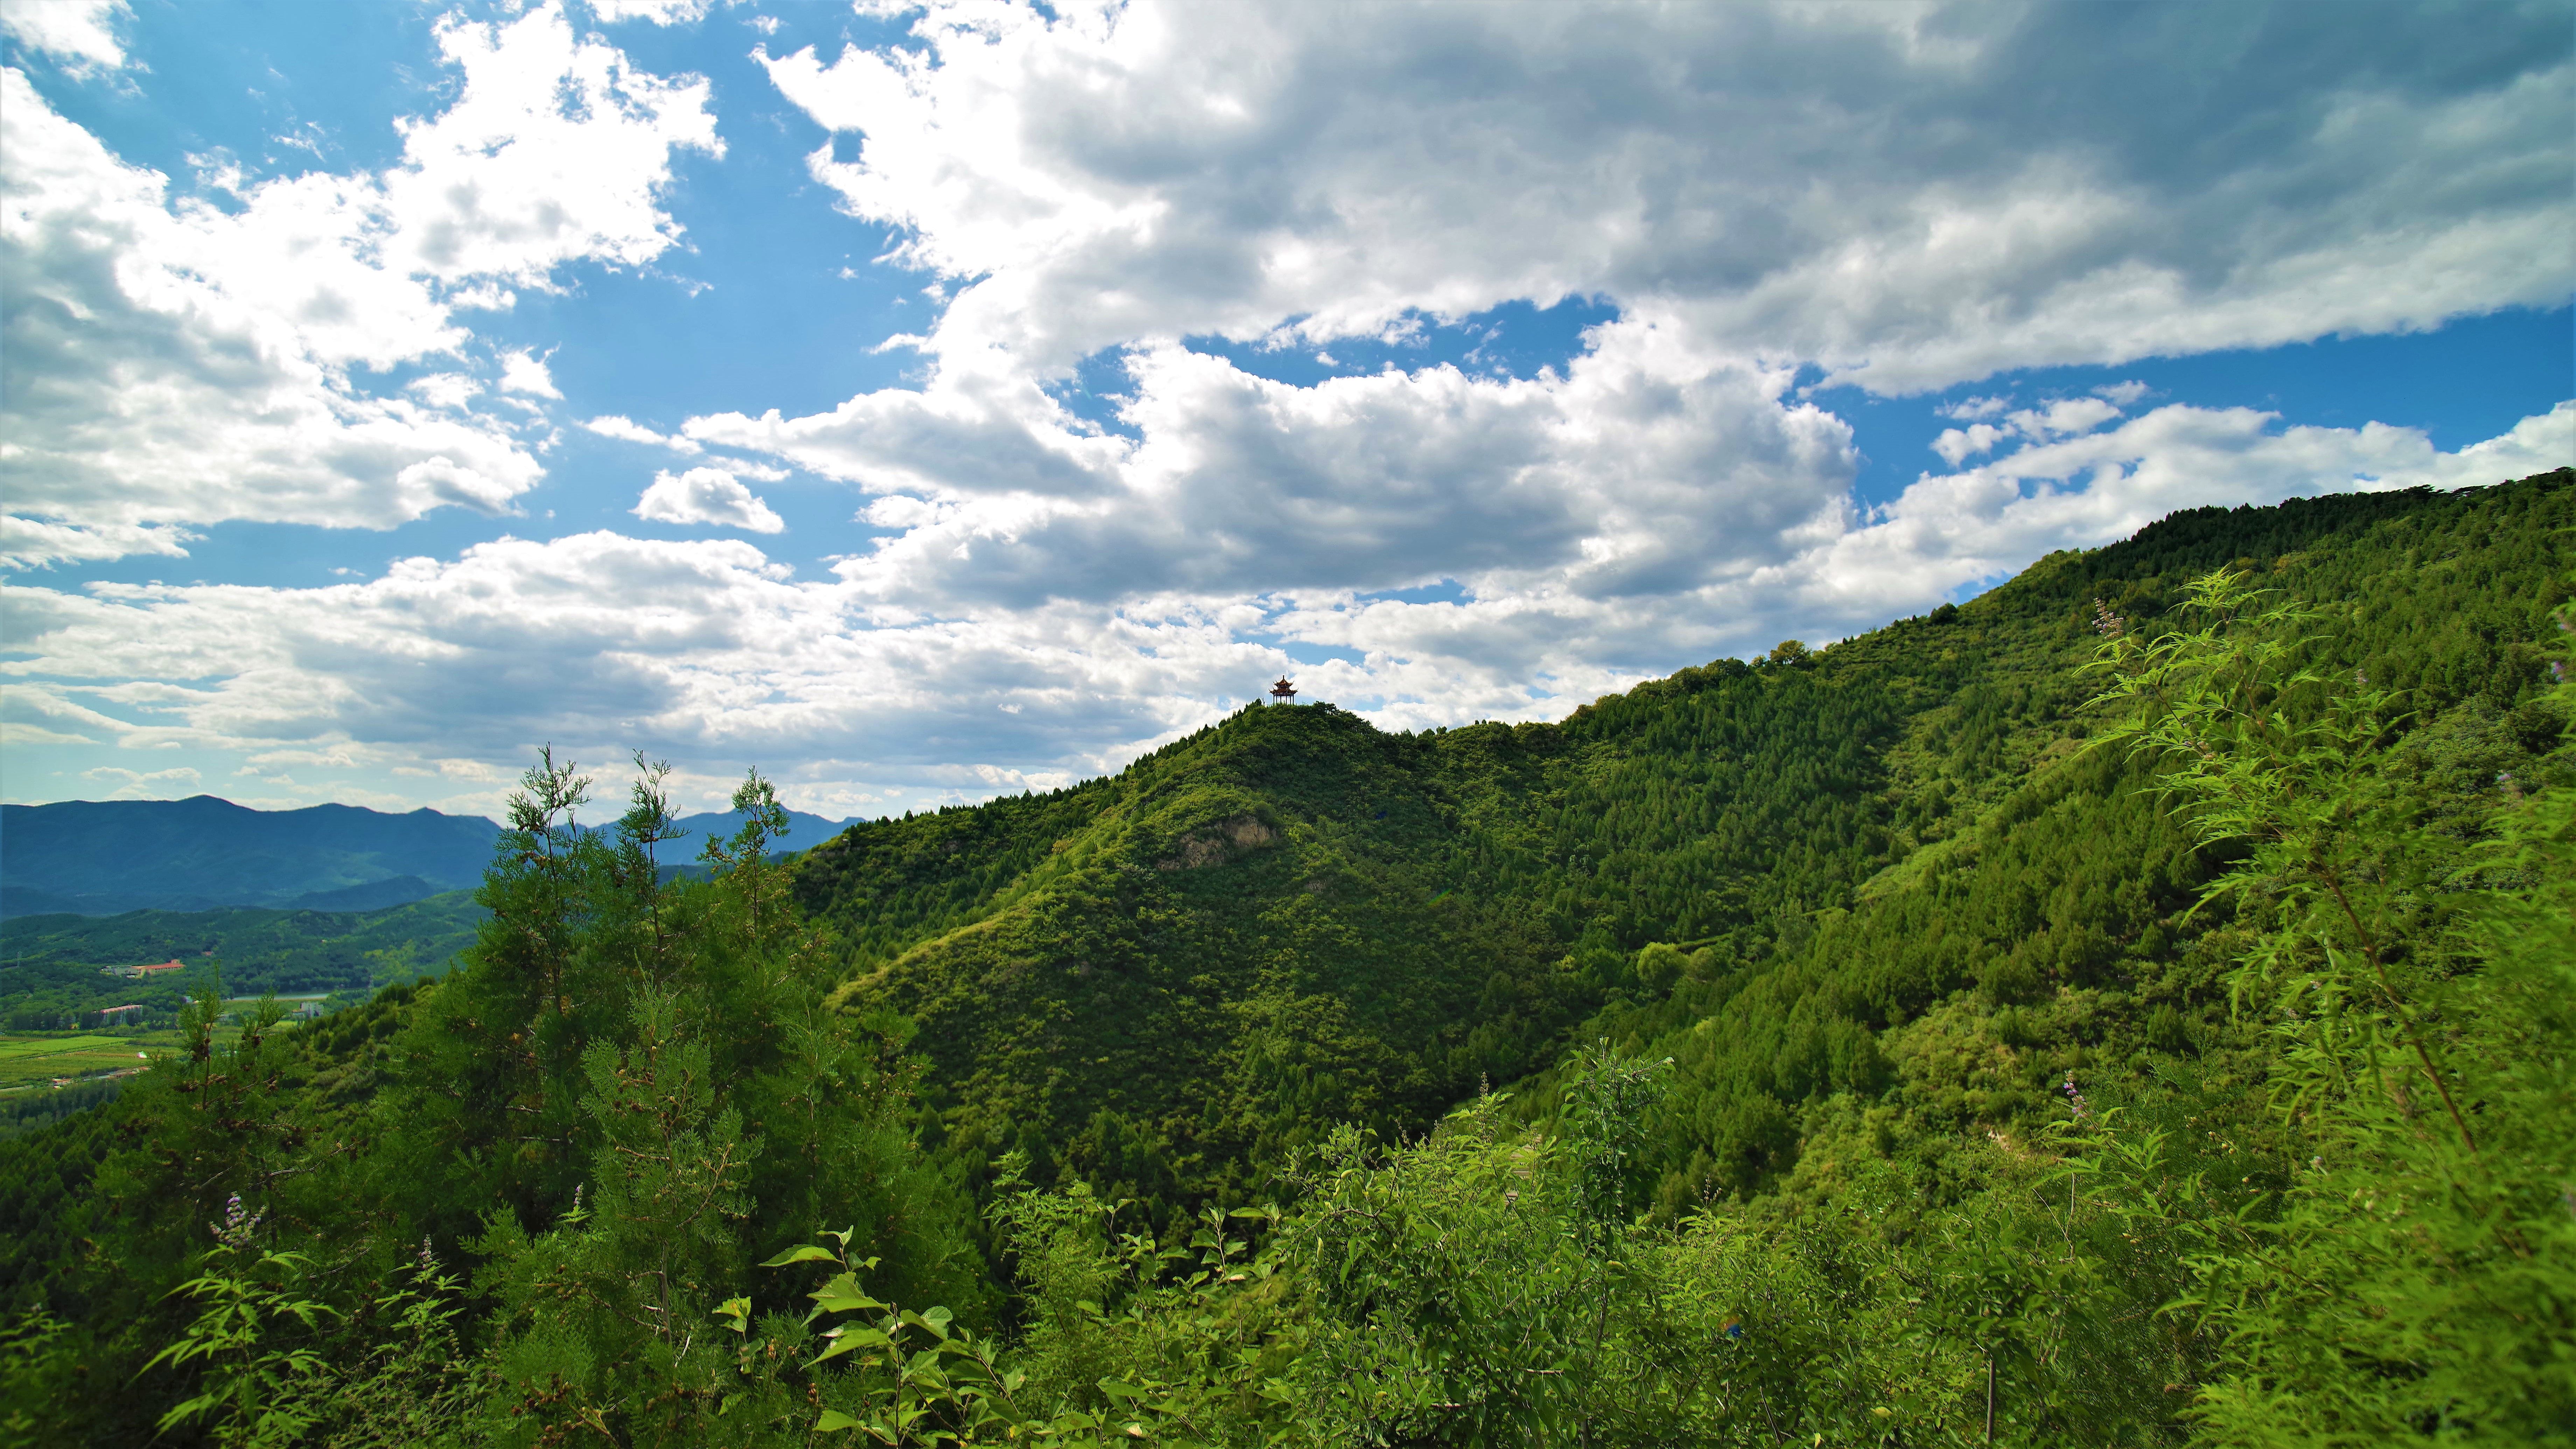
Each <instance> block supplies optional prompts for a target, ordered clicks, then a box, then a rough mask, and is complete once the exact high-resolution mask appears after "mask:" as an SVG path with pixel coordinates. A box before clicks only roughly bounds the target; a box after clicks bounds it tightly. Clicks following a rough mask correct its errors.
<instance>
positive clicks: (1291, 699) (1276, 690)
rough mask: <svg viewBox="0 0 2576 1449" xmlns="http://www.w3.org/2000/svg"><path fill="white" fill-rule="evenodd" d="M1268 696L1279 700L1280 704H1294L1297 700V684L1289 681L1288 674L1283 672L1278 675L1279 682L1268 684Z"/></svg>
mask: <svg viewBox="0 0 2576 1449" xmlns="http://www.w3.org/2000/svg"><path fill="white" fill-rule="evenodd" d="M1270 697H1271V698H1272V699H1275V700H1277V701H1279V702H1280V703H1281V704H1295V703H1296V702H1297V686H1296V685H1294V684H1291V683H1289V682H1288V676H1286V675H1284V674H1283V675H1281V676H1279V682H1278V683H1277V684H1274V685H1272V686H1270Z"/></svg>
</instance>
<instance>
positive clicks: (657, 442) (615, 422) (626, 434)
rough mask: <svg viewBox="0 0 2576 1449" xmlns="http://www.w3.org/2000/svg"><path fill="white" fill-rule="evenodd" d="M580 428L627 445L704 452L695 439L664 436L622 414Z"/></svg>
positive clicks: (683, 451) (592, 420)
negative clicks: (646, 445) (639, 444)
mask: <svg viewBox="0 0 2576 1449" xmlns="http://www.w3.org/2000/svg"><path fill="white" fill-rule="evenodd" d="M582 427H583V428H584V429H585V430H587V431H589V432H593V433H597V434H599V435H600V436H601V437H603V438H615V439H617V440H619V441H620V442H627V443H649V444H651V445H653V446H654V447H657V448H669V449H670V450H671V451H673V452H675V453H699V452H704V451H705V449H704V448H702V447H700V446H699V445H698V440H697V439H695V438H687V437H677V436H665V435H663V434H661V433H657V432H655V431H653V430H652V429H651V428H648V427H646V426H644V425H643V424H642V423H639V422H637V421H635V420H634V419H633V418H630V417H627V416H625V415H624V414H622V413H610V414H608V415H607V416H605V417H596V418H592V419H590V420H589V421H587V422H584V423H583V424H582Z"/></svg>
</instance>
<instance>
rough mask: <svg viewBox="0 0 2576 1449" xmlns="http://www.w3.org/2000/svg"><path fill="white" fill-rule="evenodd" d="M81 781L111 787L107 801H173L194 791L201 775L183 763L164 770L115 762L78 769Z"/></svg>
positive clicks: (194, 792) (201, 777)
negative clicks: (134, 767)
mask: <svg viewBox="0 0 2576 1449" xmlns="http://www.w3.org/2000/svg"><path fill="white" fill-rule="evenodd" d="M81 778H82V779H84V780H96V781H98V782H99V783H100V784H102V785H112V786H114V787H115V789H114V793H112V794H110V795H109V796H108V797H107V798H108V799H110V800H175V799H179V798H181V797H182V796H185V795H193V794H196V793H197V787H198V784H199V782H200V781H201V780H202V779H203V778H204V777H203V776H201V775H199V774H198V773H197V771H196V770H195V769H193V768H192V767H190V766H187V765H181V766H178V767H177V768H175V769H168V770H128V769H124V768H122V767H119V766H116V765H101V766H98V767H97V768H95V769H89V770H83V771H81Z"/></svg>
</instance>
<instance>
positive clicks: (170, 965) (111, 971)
mask: <svg viewBox="0 0 2576 1449" xmlns="http://www.w3.org/2000/svg"><path fill="white" fill-rule="evenodd" d="M187 969H188V963H187V962H185V961H182V960H180V959H179V958H177V957H175V956H173V957H171V958H170V959H169V960H167V961H161V962H156V963H154V964H152V965H149V966H101V967H100V968H98V974H99V975H101V976H124V977H129V978H137V979H142V980H149V979H151V978H152V977H155V976H158V975H160V974H161V973H162V972H164V971H185V970H187Z"/></svg>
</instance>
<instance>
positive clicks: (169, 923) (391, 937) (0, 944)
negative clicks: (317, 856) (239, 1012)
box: [0, 891, 483, 1031]
mask: <svg viewBox="0 0 2576 1449" xmlns="http://www.w3.org/2000/svg"><path fill="white" fill-rule="evenodd" d="M482 914H483V912H482V910H481V908H480V907H478V906H476V905H475V904H474V900H473V893H472V892H470V891H450V892H448V893H446V894H444V895H437V896H431V897H430V898H428V899H427V900H420V901H413V902H411V903H409V904H407V905H399V906H389V907H385V908H383V909H380V910H373V911H288V910H270V909H265V908H251V907H245V908H241V909H234V910H216V911H128V912H126V913H125V914H123V915H119V916H75V915H41V916H15V917H12V918H10V919H9V920H7V921H0V1022H5V1023H6V1024H7V1025H8V1026H9V1027H10V1028H11V1029H12V1030H20V1031H24V1030H29V1029H32V1028H37V1027H48V1026H55V1025H58V1024H60V1022H61V1021H62V1019H64V1018H66V1017H76V1016H79V1015H80V1014H82V1013H85V1012H93V1011H96V1010H98V1009H99V1008H101V1007H104V1006H114V1005H120V1004H123V1003H127V1002H133V1003H137V1004H140V1005H144V1006H147V1007H150V1008H152V1009H153V1012H154V1014H155V1016H156V1017H159V1016H167V1015H171V1014H175V1013H176V1012H177V1010H178V1008H179V1006H180V1005H181V1004H182V1003H183V1002H184V1001H185V1000H186V999H187V996H188V993H189V992H190V991H191V990H193V989H194V988H195V987H197V986H199V985H202V984H203V983H204V982H206V981H210V980H214V979H217V978H218V977H219V978H220V980H221V982H222V984H223V987H224V989H225V990H226V991H227V992H229V993H232V994H236V995H248V996H256V995H260V994H262V993H265V992H275V993H277V994H278V995H281V996H287V995H294V994H297V993H328V992H342V993H359V994H363V993H366V992H369V991H373V990H374V989H376V988H377V987H379V986H383V985H386V984H388V983H390V982H394V981H401V980H408V979H410V978H411V977H413V976H416V975H427V976H435V975H438V974H439V973H441V972H443V971H445V970H446V969H447V967H448V965H449V963H450V962H451V961H452V960H453V959H454V958H455V956H456V954H457V953H458V952H459V951H462V950H463V949H465V947H467V946H468V945H470V944H472V943H473V940H474V928H475V922H476V921H477V920H479V919H480V918H481V917H482ZM172 960H179V961H185V962H187V963H188V965H189V967H190V969H189V970H187V971H183V972H173V973H171V976H172V977H176V978H178V979H175V980H173V979H168V978H158V979H152V980H139V981H138V980H126V979H123V978H115V977H103V976H101V975H100V974H99V968H100V967H103V966H135V965H140V964H142V963H145V962H160V961H172Z"/></svg>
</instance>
